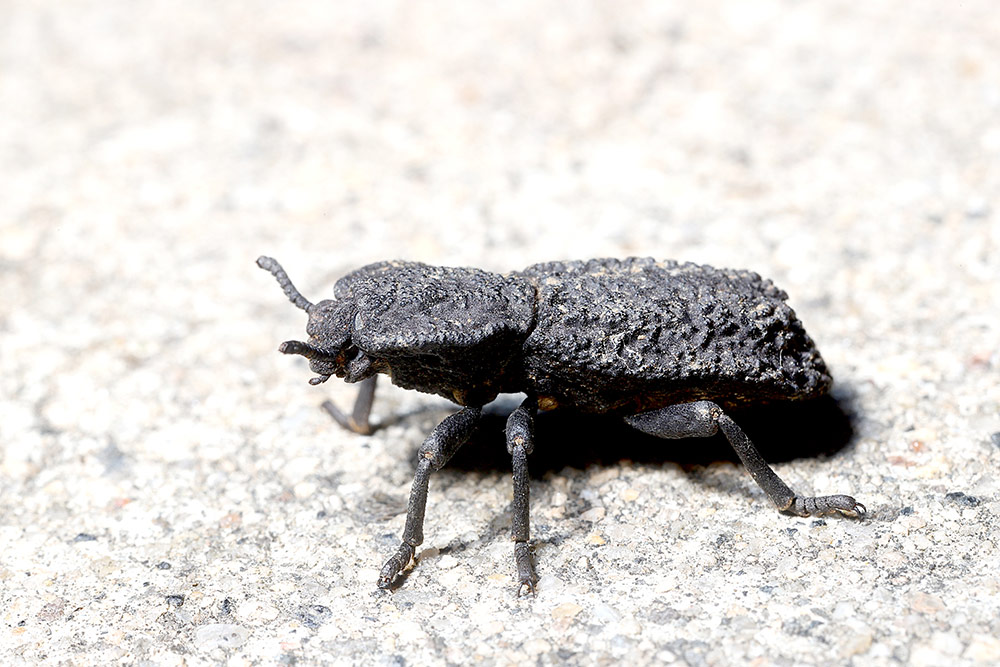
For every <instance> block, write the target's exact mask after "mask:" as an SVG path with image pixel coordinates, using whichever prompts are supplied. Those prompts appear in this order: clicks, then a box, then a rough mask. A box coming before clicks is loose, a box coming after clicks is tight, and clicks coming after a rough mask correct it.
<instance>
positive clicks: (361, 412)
mask: <svg viewBox="0 0 1000 667" xmlns="http://www.w3.org/2000/svg"><path fill="white" fill-rule="evenodd" d="M377 378H378V376H377V375H373V376H371V377H369V378H365V379H364V380H362V381H361V382H359V383H358V395H357V397H356V398H355V399H354V409H352V410H351V414H350V415H345V414H344V413H343V412H341V411H340V408H338V407H337V406H336V405H334V404H333V401H330V400H326V401H323V404H322V405H321V406H320V407H322V408H323V409H324V410H326V412H327V414H329V415H330V416H331V417H333V421H335V422H337V423H338V424H340V425H341V426H342V427H344V428H346V429H347V430H348V431H352V432H354V433H357V434H359V435H371V434H372V433H374V432H375V429H373V428H372V425H371V422H369V421H368V417H369V416H370V415H371V412H372V403H373V402H374V401H375V380H376V379H377Z"/></svg>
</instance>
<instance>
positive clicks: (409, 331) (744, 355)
mask: <svg viewBox="0 0 1000 667" xmlns="http://www.w3.org/2000/svg"><path fill="white" fill-rule="evenodd" d="M257 264H258V266H260V267H261V268H263V269H266V270H267V271H270V272H271V273H272V274H273V275H274V277H275V278H277V280H278V284H280V285H281V287H282V289H283V290H284V291H285V294H286V295H287V296H288V298H289V299H291V301H292V303H294V304H295V305H296V306H298V307H299V308H301V309H303V310H305V311H306V312H307V313H308V314H309V323H308V325H307V326H306V332H307V333H308V334H309V342H308V343H304V342H301V341H288V342H286V343H282V345H281V347H280V348H279V350H280V351H281V352H284V353H285V354H299V355H302V356H304V357H306V358H307V359H309V367H310V368H311V369H312V371H313V372H315V373H317V375H318V377H314V378H312V379H310V383H311V384H320V383H322V382H325V381H326V380H328V379H330V377H332V376H334V375H336V376H337V377H340V378H343V379H344V380H346V381H347V382H362V388H361V391H360V392H359V394H358V399H357V401H356V403H355V406H354V410H353V411H352V414H351V415H346V414H344V413H342V412H340V411H339V410H337V408H336V407H334V406H333V404H332V403H330V402H329V401H327V402H325V403H324V404H323V405H324V408H325V409H326V410H327V411H328V412H329V413H330V414H331V415H332V416H333V417H334V419H336V420H337V422H338V423H340V424H341V425H342V426H344V427H345V428H348V429H351V430H353V431H355V432H358V433H370V432H371V427H370V425H369V422H368V414H369V411H370V409H371V404H372V398H373V395H374V390H375V376H376V374H377V373H384V374H386V375H388V376H389V377H390V378H391V379H392V382H393V383H394V384H396V385H399V386H400V387H404V388H406V389H416V390H418V391H423V392H427V393H431V394H438V395H440V396H444V397H445V398H447V399H450V400H452V401H454V402H455V403H457V404H458V405H460V406H462V409H461V410H460V411H459V412H457V413H455V414H453V415H451V416H449V417H447V418H446V419H445V420H444V421H442V422H441V423H440V424H439V425H438V426H437V427H436V428H435V429H434V430H433V431H432V432H431V434H430V436H428V437H427V439H426V440H425V441H424V443H423V445H422V446H421V447H420V453H419V456H418V464H417V471H416V475H415V477H414V480H413V488H412V490H411V491H410V500H409V505H408V508H407V513H406V527H405V528H404V530H403V540H402V544H401V545H400V547H399V550H398V551H397V553H395V554H394V555H393V556H392V557H391V558H389V560H388V561H387V562H386V563H385V565H384V566H383V567H382V570H381V573H380V576H379V581H378V585H379V587H381V588H389V587H390V586H391V585H392V582H393V580H394V579H395V578H396V576H397V575H398V574H399V572H400V571H401V570H402V569H403V568H404V567H406V565H407V564H408V563H409V562H410V560H411V559H412V558H413V555H414V552H415V548H416V546H417V545H419V544H420V543H421V542H422V541H423V523H424V509H425V507H426V504H427V483H428V478H429V476H430V473H431V472H432V471H434V470H438V469H440V468H441V467H442V466H443V465H444V464H445V463H446V462H447V461H448V459H449V458H451V456H452V455H453V454H454V453H455V452H456V451H457V450H458V448H459V447H460V446H461V445H462V444H463V443H464V442H465V441H466V440H467V439H468V438H469V436H470V434H471V433H472V431H473V430H474V428H475V426H476V424H477V422H478V421H479V418H480V415H481V412H482V406H483V405H485V404H486V403H489V402H490V401H492V400H493V399H495V398H496V397H497V395H498V394H502V393H524V394H527V398H526V399H525V400H524V402H523V403H522V404H521V405H520V406H519V407H518V408H517V409H516V410H514V412H512V413H511V415H510V417H509V418H508V420H507V450H508V452H510V454H511V456H512V457H513V466H514V500H513V505H512V509H511V514H512V517H511V521H512V524H513V529H512V537H513V540H514V558H515V563H516V566H517V576H518V581H519V584H518V595H520V593H521V591H522V590H523V589H524V588H527V589H528V590H530V591H531V592H532V593H534V591H535V583H536V581H537V576H536V575H535V570H534V565H533V564H532V559H531V555H530V553H529V550H528V470H527V456H528V454H530V453H531V451H532V448H533V447H534V442H533V438H532V430H533V419H534V415H535V412H536V411H537V410H551V409H553V408H556V407H564V408H570V409H573V410H578V411H582V412H591V413H601V414H609V415H615V416H618V417H621V418H623V419H624V420H625V421H626V422H627V423H628V424H630V425H631V426H633V427H634V428H636V429H638V430H640V431H643V432H645V433H649V434H652V435H655V436H659V437H662V438H690V437H706V436H710V435H713V434H715V433H716V432H717V431H718V430H719V429H721V430H722V432H723V434H725V436H726V438H727V439H728V440H729V442H730V444H732V446H733V448H734V449H735V450H736V453H737V454H738V455H739V457H740V459H741V460H742V461H743V464H744V465H745V466H746V468H747V470H749V471H750V474H751V476H753V478H754V481H756V482H757V484H759V485H760V487H761V488H762V489H763V490H764V492H765V493H766V494H767V496H768V497H769V498H770V499H771V501H772V502H773V503H774V504H775V505H776V506H777V507H778V509H780V510H782V511H789V512H793V513H795V514H799V515H801V516H809V515H816V514H823V513H825V512H831V511H839V512H842V513H846V514H850V515H855V516H861V515H863V514H864V513H865V512H866V510H865V507H864V505H862V504H861V503H858V502H857V501H855V500H854V498H851V497H850V496H845V495H834V496H820V497H800V496H796V495H795V494H794V493H793V492H792V490H791V489H790V488H789V487H788V486H787V485H786V484H785V483H784V482H782V481H781V479H780V478H779V477H778V476H777V475H776V474H775V473H774V471H773V470H771V468H770V467H769V466H768V465H767V463H766V462H765V461H764V459H763V458H762V457H761V455H760V454H759V453H758V452H757V449H756V448H755V447H754V445H753V443H751V442H750V439H749V438H747V436H746V435H745V434H744V433H743V431H742V430H741V429H740V427H739V426H737V425H736V424H735V423H734V422H733V420H732V419H730V418H729V416H728V415H727V414H726V413H725V409H726V408H730V407H733V406H737V405H744V404H748V403H750V404H754V403H763V402H767V401H777V400H783V401H787V400H800V399H808V398H814V397H817V396H820V395H822V394H824V393H826V391H827V390H828V389H829V387H830V384H831V378H830V375H829V373H828V371H827V368H826V365H825V364H824V363H823V359H822V358H821V357H820V355H819V352H818V351H817V350H816V347H815V345H814V344H813V341H812V339H811V338H810V337H809V335H808V334H807V333H806V332H805V329H803V327H802V324H801V323H800V322H799V320H798V318H797V317H796V316H795V313H794V311H792V309H791V308H790V307H789V306H788V305H787V304H786V303H785V299H787V295H786V294H785V292H783V291H781V290H780V289H778V288H777V287H775V286H774V284H773V283H771V281H770V280H764V279H762V278H761V277H760V276H759V275H757V274H756V273H752V272H749V271H736V270H728V269H715V268H712V267H710V266H702V265H697V264H691V263H684V264H681V263H677V262H673V261H663V262H658V261H655V260H652V259H639V258H629V259H624V260H617V259H593V260H589V261H585V262H549V263H545V264H536V265H534V266H530V267H528V268H527V269H525V270H523V271H516V272H512V273H508V274H506V275H499V274H495V273H488V272H486V271H481V270H479V269H473V268H447V267H438V266H428V265H426V264H421V263H417V262H402V261H394V262H379V263H376V264H370V265H368V266H366V267H364V268H361V269H358V270H357V271H354V272H353V273H349V274H348V275H346V276H344V277H343V278H341V279H340V280H338V281H337V283H336V285H335V286H334V299H332V300H324V301H320V302H319V303H316V304H313V303H310V302H309V301H308V300H307V299H305V297H303V296H302V295H301V294H299V292H298V290H297V289H295V287H294V286H293V285H292V283H291V281H290V280H289V279H288V276H287V274H285V272H284V270H283V269H282V268H281V266H280V265H279V264H278V262H276V261H275V260H273V259H271V258H269V257H261V258H259V259H258V260H257Z"/></svg>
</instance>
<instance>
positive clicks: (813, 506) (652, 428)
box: [625, 401, 867, 516]
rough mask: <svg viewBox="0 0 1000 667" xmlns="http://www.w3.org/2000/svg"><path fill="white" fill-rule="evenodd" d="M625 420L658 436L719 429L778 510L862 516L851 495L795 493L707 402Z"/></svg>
mask: <svg viewBox="0 0 1000 667" xmlns="http://www.w3.org/2000/svg"><path fill="white" fill-rule="evenodd" d="M625 421H626V422H627V423H628V424H629V425H630V426H632V427H633V428H636V429H638V430H640V431H642V432H644V433H649V434H650V435H655V436H658V437H660V438H691V437H708V436H711V435H715V433H716V432H717V431H718V430H719V429H722V433H723V434H724V435H725V436H726V439H727V440H729V444H730V445H732V446H733V449H734V450H736V454H737V455H738V456H739V457H740V460H741V461H742V462H743V465H744V467H745V468H746V469H747V471H748V472H749V473H750V476H751V477H753V479H754V481H755V482H757V485H758V486H760V488H761V489H763V490H764V493H766V494H767V497H768V498H770V499H771V502H772V503H774V504H775V506H777V508H778V509H779V510H781V511H782V512H792V513H794V514H798V515H799V516H810V515H819V514H826V513H828V512H842V513H846V514H853V515H856V516H862V515H864V514H865V513H866V512H867V509H865V506H864V505H862V504H861V503H859V502H858V501H856V500H855V499H854V498H852V497H851V496H845V495H835V496H818V497H802V496H796V495H795V493H794V492H793V491H792V490H791V488H789V486H788V485H787V484H785V483H784V482H783V481H782V480H781V478H780V477H778V475H777V474H776V473H775V472H774V471H773V470H772V469H771V467H770V466H769V465H768V464H767V461H765V460H764V457H762V456H761V455H760V452H758V451H757V448H756V447H754V445H753V443H752V442H751V441H750V438H748V437H747V435H746V433H744V432H743V429H741V428H740V427H739V426H737V425H736V422H734V421H733V420H732V419H731V418H730V417H729V415H727V414H726V413H725V412H723V411H722V408H720V407H719V406H718V405H716V404H715V403H712V402H711V401H695V402H693V403H681V404H679V405H671V406H668V407H666V408H663V409H661V410H654V411H652V412H644V413H642V414H638V415H632V416H629V417H626V418H625Z"/></svg>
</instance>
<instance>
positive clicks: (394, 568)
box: [378, 542, 416, 590]
mask: <svg viewBox="0 0 1000 667" xmlns="http://www.w3.org/2000/svg"><path fill="white" fill-rule="evenodd" d="M415 552H416V548H415V547H413V546H412V545H410V544H407V543H406V542H403V543H402V544H400V545H399V551H397V552H396V553H394V554H393V555H392V558H390V559H389V560H387V561H386V562H385V565H383V566H382V570H381V571H380V572H379V575H378V587H379V588H381V589H383V590H385V589H388V588H390V587H392V582H393V581H394V580H395V579H396V575H398V574H399V573H400V572H402V571H403V568H404V567H406V566H407V565H409V564H410V561H411V560H413V554H414V553H415Z"/></svg>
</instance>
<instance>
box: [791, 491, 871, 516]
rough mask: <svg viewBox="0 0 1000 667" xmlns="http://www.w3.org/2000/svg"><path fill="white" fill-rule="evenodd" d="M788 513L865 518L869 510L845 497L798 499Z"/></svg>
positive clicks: (852, 499) (793, 502) (795, 499)
mask: <svg viewBox="0 0 1000 667" xmlns="http://www.w3.org/2000/svg"><path fill="white" fill-rule="evenodd" d="M787 511H790V512H792V513H793V514H798V515H799V516H821V515H823V514H830V513H832V512H839V513H841V514H846V515H849V516H857V517H863V516H864V515H865V514H867V513H868V509H867V508H866V507H865V506H864V505H862V504H861V503H859V502H858V501H856V500H855V499H854V498H852V497H850V496H845V495H835V496H817V497H805V498H801V497H796V498H794V499H793V501H792V504H791V506H790V507H789V508H788V510H787Z"/></svg>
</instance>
